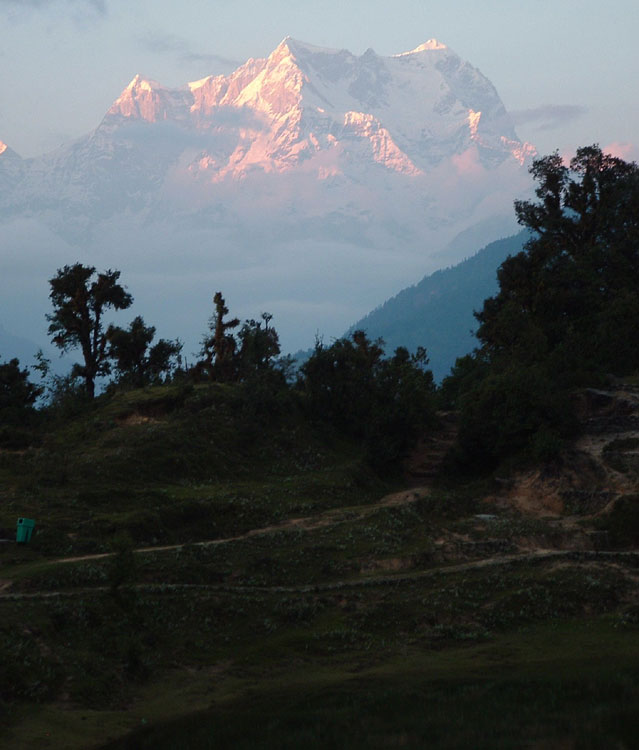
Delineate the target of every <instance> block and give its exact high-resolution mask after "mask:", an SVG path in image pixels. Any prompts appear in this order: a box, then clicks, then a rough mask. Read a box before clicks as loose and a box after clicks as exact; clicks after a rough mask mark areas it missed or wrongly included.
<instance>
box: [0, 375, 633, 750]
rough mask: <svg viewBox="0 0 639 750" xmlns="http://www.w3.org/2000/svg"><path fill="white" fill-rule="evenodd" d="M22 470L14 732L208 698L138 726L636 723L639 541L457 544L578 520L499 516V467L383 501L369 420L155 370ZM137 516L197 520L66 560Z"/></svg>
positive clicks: (583, 732) (14, 494)
mask: <svg viewBox="0 0 639 750" xmlns="http://www.w3.org/2000/svg"><path fill="white" fill-rule="evenodd" d="M275 411H276V412H277V409H276V410H275ZM0 470H1V471H2V473H3V480H4V481H3V486H4V487H5V488H6V489H4V490H3V497H2V499H3V505H2V510H1V511H0V525H2V526H5V527H6V528H8V527H10V526H11V525H12V524H14V523H15V517H16V516H17V515H31V516H33V517H35V518H36V520H37V521H38V531H39V533H38V534H37V535H36V537H34V540H33V543H32V544H31V545H30V546H28V547H23V548H16V547H15V545H5V546H4V549H3V550H2V551H1V552H0V554H1V555H2V556H1V557H0V564H1V567H0V579H4V580H11V581H12V586H11V588H10V590H9V591H8V592H7V591H5V594H10V595H11V598H7V597H6V596H5V598H1V599H0V618H1V619H0V623H1V624H0V633H1V636H2V640H1V644H2V645H1V646H0V648H1V649H2V654H1V658H0V664H1V665H2V667H0V669H3V670H4V673H3V674H2V679H0V685H1V686H2V691H3V692H2V699H3V701H4V702H3V704H2V706H3V708H4V721H5V723H6V724H7V728H6V729H5V733H4V740H3V741H4V743H5V745H6V746H8V747H16V748H17V747H20V748H22V747H24V748H41V747H51V748H62V747H69V748H72V747H78V748H86V747H94V746H95V747H97V746H99V745H101V744H104V743H105V742H106V741H107V740H109V739H110V738H113V739H115V738H117V737H121V736H122V735H123V734H125V733H128V732H130V731H132V730H134V729H138V728H142V729H144V727H145V726H149V725H154V724H156V723H157V722H158V721H162V720H166V719H170V718H172V717H179V716H180V715H186V714H189V713H191V712H193V711H205V713H203V714H201V715H200V716H199V717H198V719H197V721H196V722H195V723H194V724H193V723H192V721H191V719H189V720H188V724H186V725H182V724H179V723H178V724H175V725H169V726H163V727H162V728H161V729H159V730H157V732H155V733H153V732H154V731H155V730H151V735H150V736H148V737H146V736H144V735H141V736H136V738H135V739H134V740H132V741H131V743H130V745H129V746H130V747H136V748H137V747H145V746H148V747H154V748H155V747H162V745H161V742H160V739H161V738H163V739H164V741H165V743H166V744H165V745H164V746H166V747H176V746H179V747H216V748H218V747H227V746H228V747H249V746H251V747H255V746H264V747H299V746H301V745H308V746H310V747H327V746H343V747H349V746H351V747H388V746H393V745H397V746H409V747H422V746H424V743H425V742H427V741H428V742H431V743H434V744H435V746H441V747H467V746H473V747H482V746H485V747H521V746H522V743H521V737H522V732H523V733H524V734H525V736H526V737H528V736H530V737H537V738H539V739H540V741H542V740H545V739H548V738H560V739H561V738H564V739H565V738H566V737H568V738H572V739H575V738H576V739H577V740H578V741H580V742H581V743H582V744H581V745H579V746H583V747H590V746H592V747H596V746H597V745H596V744H592V745H588V744H587V743H588V742H589V741H591V740H592V741H593V742H595V740H596V738H597V737H598V738H599V740H601V738H602V737H609V736H613V735H614V736H615V737H616V738H617V739H619V741H624V738H625V737H626V736H630V735H629V734H628V733H629V732H631V730H633V725H632V718H631V717H632V715H633V713H632V710H631V708H632V707H633V706H636V705H637V701H638V700H639V638H638V637H637V636H638V635H639V629H638V621H639V617H638V615H637V608H636V602H635V597H636V594H635V591H636V582H635V581H634V578H633V576H634V573H633V565H636V561H635V558H633V557H630V558H627V557H622V556H617V557H616V558H609V559H599V558H594V557H592V556H590V557H588V556H581V557H580V556H579V555H575V556H573V557H570V556H568V557H562V558H557V559H554V558H549V559H543V560H538V561H536V562H535V563H533V562H532V561H528V562H526V561H523V562H512V563H505V564H501V565H499V566H494V567H479V566H478V567H475V568H473V567H471V568H467V569H459V568H455V567H453V566H454V565H456V564H457V565H458V564H459V563H460V562H464V563H468V562H470V563H472V562H473V561H477V562H479V561H481V560H482V558H486V557H487V556H492V555H497V556H498V557H499V556H502V557H503V554H507V553H512V552H513V551H516V550H517V545H518V544H519V542H520V540H521V539H523V538H530V537H531V536H532V535H534V536H535V537H536V538H537V539H539V540H540V544H541V545H542V546H544V544H545V545H546V546H552V544H553V543H554V542H556V541H557V540H556V538H555V537H556V533H557V532H556V529H555V528H554V527H553V526H552V524H551V523H550V522H546V521H544V520H536V521H533V520H526V519H525V518H522V517H520V516H517V515H516V514H511V513H507V512H505V511H503V512H500V514H499V516H498V518H496V519H494V520H493V521H491V522H490V523H486V522H485V521H484V520H481V519H478V518H477V514H479V513H482V512H485V507H484V506H483V503H482V502H481V499H480V498H481V497H482V496H483V495H484V494H486V492H487V490H488V489H489V488H487V487H485V486H477V485H476V486H471V487H467V488H456V489H453V490H451V489H449V490H446V489H443V488H440V489H433V490H432V491H431V492H430V494H428V495H427V496H424V497H420V498H418V499H415V498H409V499H410V500H411V501H410V502H405V503H399V504H397V505H391V506H379V507H377V506H376V503H378V502H379V500H380V498H381V496H382V495H384V494H385V493H386V492H388V490H389V489H390V488H389V487H387V486H385V485H384V484H383V483H381V482H380V481H379V480H377V479H376V478H375V477H374V476H373V475H372V474H371V472H370V471H369V470H368V469H366V468H365V467H364V466H363V465H362V464H361V462H360V461H359V459H358V454H357V446H354V445H350V444H344V443H339V442H337V441H335V440H334V439H331V438H330V437H329V436H322V435H319V434H317V433H316V432H314V431H312V430H310V429H309V427H308V426H306V425H305V424H304V421H303V419H301V417H300V416H299V412H297V410H296V408H295V405H294V404H291V403H289V404H286V405H284V407H283V408H281V409H280V410H279V412H277V414H276V416H270V417H266V416H265V415H260V414H256V412H255V410H254V409H252V407H251V405H250V403H248V402H247V400H246V399H245V398H240V396H239V395H238V393H237V391H235V390H233V389H228V388H212V389H209V388H199V389H195V390H190V389H180V388H174V389H168V390H162V389H155V390H154V389H151V390H149V391H145V392H137V393H130V394H126V395H125V396H121V397H118V398H116V399H113V400H111V401H105V402H104V403H101V404H98V405H97V407H96V409H95V410H94V411H93V412H92V413H91V414H89V415H85V416H82V417H79V418H77V419H75V420H72V421H71V422H68V423H67V424H66V425H65V426H64V427H62V428H57V429H55V430H52V431H51V433H50V434H49V435H48V436H47V437H46V438H45V439H44V441H43V443H42V445H41V446H40V447H39V448H38V449H37V450H36V451H33V452H31V453H28V454H26V455H7V454H5V455H3V457H2V463H1V465H0ZM309 516H312V517H313V518H314V519H315V520H316V521H317V523H314V524H311V525H309V526H308V527H304V526H296V525H290V526H284V527H280V528H277V529H274V530H272V531H271V532H269V533H263V534H261V535H256V536H245V533H246V532H247V531H249V530H251V529H259V528H263V527H266V526H269V525H271V524H279V523H281V522H283V521H285V520H286V519H290V518H299V517H309ZM124 531H126V532H127V533H128V534H129V535H130V537H131V538H132V542H133V544H135V545H136V546H146V545H161V544H175V543H179V544H183V545H184V546H182V547H179V548H177V549H169V550H165V551H157V552H147V553H137V554H134V553H132V552H131V550H130V549H129V548H127V543H126V541H124V542H123V541H122V540H120V544H119V552H118V554H116V555H115V556H113V557H109V558H102V559H93V560H82V561H77V562H75V563H59V562H55V561H56V559H59V558H60V557H63V556H67V555H74V554H75V555H79V554H83V553H100V552H103V551H107V550H109V549H111V545H112V544H113V541H114V540H115V539H117V537H118V535H119V534H121V533H122V532H124ZM235 536H239V537H240V538H238V539H236V540H233V539H232V538H233V537H235ZM220 538H224V539H230V541H226V542H224V543H222V544H215V545H199V544H194V543H193V542H197V541H202V540H207V539H220ZM116 546H117V545H116ZM429 571H431V572H429ZM438 571H439V572H438ZM211 707H212V709H211ZM207 710H208V711H207ZM186 727H188V728H186ZM634 728H635V729H636V727H634ZM615 732H616V734H614V733H615ZM480 734H481V735H482V736H483V737H484V739H483V740H481V742H485V743H487V744H484V745H482V744H481V742H480V740H479V735H480ZM187 735H188V737H189V742H190V743H191V744H186V739H185V737H186V736H187ZM211 736H213V737H214V738H215V743H214V744H211V742H210V738H211ZM589 738H590V739H589ZM592 738H595V740H593V739H592ZM145 742H146V743H147V744H146V745H145V744H143V743H145ZM336 743H337V744H336ZM568 746H570V745H568ZM628 746H630V745H628Z"/></svg>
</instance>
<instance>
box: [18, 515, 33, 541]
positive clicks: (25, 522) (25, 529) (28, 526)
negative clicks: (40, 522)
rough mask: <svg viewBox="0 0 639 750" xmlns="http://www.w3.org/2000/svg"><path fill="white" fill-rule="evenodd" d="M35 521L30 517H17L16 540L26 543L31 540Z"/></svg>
mask: <svg viewBox="0 0 639 750" xmlns="http://www.w3.org/2000/svg"><path fill="white" fill-rule="evenodd" d="M34 526H35V521H34V520H32V519H31V518H18V527H17V529H16V542H19V543H21V544H26V543H27V542H29V541H31V535H32V534H33V527H34Z"/></svg>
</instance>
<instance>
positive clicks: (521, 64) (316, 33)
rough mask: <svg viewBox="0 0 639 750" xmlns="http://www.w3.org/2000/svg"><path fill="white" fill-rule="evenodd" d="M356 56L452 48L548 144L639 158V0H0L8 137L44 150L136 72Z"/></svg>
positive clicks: (524, 127) (530, 133)
mask: <svg viewBox="0 0 639 750" xmlns="http://www.w3.org/2000/svg"><path fill="white" fill-rule="evenodd" d="M288 35H290V36H292V37H294V38H296V39H300V40H302V41H306V42H309V43H311V44H316V45H318V46H323V47H329V48H336V49H342V48H346V49H348V50H350V51H351V52H353V53H355V54H361V53H363V52H364V51H365V50H366V49H368V48H369V47H371V48H373V49H374V50H375V51H376V52H377V53H378V54H380V55H391V54H395V53H399V52H403V51H405V50H409V49H413V48H414V47H416V46H418V45H419V44H421V43H422V42H424V41H426V40H427V39H430V38H437V39H439V40H440V41H442V42H444V43H445V44H447V45H448V46H449V47H451V48H452V49H453V50H455V52H457V53H458V54H459V55H460V56H461V57H462V58H464V59H465V60H468V61H469V62H470V63H472V64H473V65H474V66H475V67H477V68H479V70H481V72H482V73H483V74H484V75H486V76H487V77H488V78H489V79H490V80H491V81H492V83H493V84H494V86H495V87H496V89H497V91H498V92H499V94H500V96H501V98H502V100H503V102H504V104H505V106H506V108H507V109H508V111H509V112H511V114H512V115H513V117H514V120H515V123H516V129H517V132H518V134H519V136H520V138H522V139H523V140H527V141H529V142H531V143H533V144H534V145H535V146H536V147H537V148H538V150H539V152H540V153H542V154H545V153H551V152H552V151H554V150H556V149H558V150H559V151H560V152H561V153H563V154H571V153H572V152H574V150H575V149H576V148H577V147H578V146H581V145H587V144H591V143H595V142H596V143H599V144H600V145H601V146H602V147H604V148H609V150H611V151H613V152H615V153H617V154H618V155H620V156H623V157H624V158H632V159H637V158H639V149H638V148H637V147H638V145H639V97H638V96H637V82H638V81H639V50H638V48H637V39H638V38H639V4H638V3H637V0H608V2H607V3H603V2H601V0H482V1H481V2H478V0H445V1H444V0H436V1H433V0H322V2H321V3H320V2H307V1H306V0H243V1H238V0H179V1H178V0H0V70H1V74H0V140H2V141H4V142H5V143H7V144H8V145H9V146H11V147H12V148H13V149H14V150H15V151H17V152H18V153H19V154H20V155H21V156H25V157H29V156H36V155H38V154H41V153H43V152H45V151H49V150H52V149H54V148H56V147H57V146H59V145H61V144H63V143H66V142H69V141H71V140H73V139H74V138H77V137H79V136H81V135H84V134H86V133H87V132H89V131H91V130H93V129H94V128H95V127H97V125H98V124H99V122H100V120H101V119H102V117H103V115H104V113H105V112H106V110H107V109H108V108H109V106H110V104H111V103H112V102H113V101H114V100H115V99H116V98H117V96H118V95H119V93H120V92H121V91H122V89H123V88H124V87H125V86H126V85H127V84H128V82H129V81H130V80H131V79H132V78H133V77H134V75H135V74H136V73H141V74H142V75H144V76H146V77H149V78H152V79H154V80H157V81H159V82H160V83H162V84H164V85H166V86H180V85H183V84H185V83H186V82H187V81H191V80H197V79H200V78H203V77H204V76H206V75H210V74H217V73H228V72H230V71H231V70H233V69H234V68H235V67H236V66H237V65H238V64H240V63H242V62H244V61H245V60H246V59H248V58H249V57H264V56H266V55H268V54H269V53H270V52H271V51H272V50H273V49H274V48H275V47H276V46H277V44H278V43H279V42H280V41H281V40H282V39H283V38H284V37H285V36H288Z"/></svg>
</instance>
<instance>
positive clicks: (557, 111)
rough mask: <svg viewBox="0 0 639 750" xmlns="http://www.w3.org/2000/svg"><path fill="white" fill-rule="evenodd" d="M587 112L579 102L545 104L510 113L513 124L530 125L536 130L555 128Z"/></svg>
mask: <svg viewBox="0 0 639 750" xmlns="http://www.w3.org/2000/svg"><path fill="white" fill-rule="evenodd" d="M586 114H588V108H587V107H582V106H581V105H579V104H545V105H543V106H541V107H533V108H531V109H519V110H516V111H514V112H511V113H510V116H511V118H512V121H513V123H514V124H515V125H532V126H534V127H535V128H536V129H537V130H555V129H556V128H561V127H563V126H564V125H567V124H569V123H571V122H573V121H574V120H577V119H579V118H580V117H583V116H584V115H586Z"/></svg>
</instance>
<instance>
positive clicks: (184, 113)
mask: <svg viewBox="0 0 639 750" xmlns="http://www.w3.org/2000/svg"><path fill="white" fill-rule="evenodd" d="M533 155H534V149H533V148H532V147H531V146H530V145H528V144H524V143H522V142H520V141H519V139H518V138H517V135H516V133H515V131H514V128H513V126H512V122H511V120H510V118H509V116H508V114H507V112H506V110H505V108H504V106H503V104H502V102H501V100H500V98H499V96H498V94H497V92H496V90H495V88H494V87H493V85H492V84H491V83H490V82H489V81H488V80H487V79H486V78H485V77H484V76H483V75H482V74H481V73H480V72H479V71H478V70H477V69H476V68H474V67H473V66H472V65H470V64H469V63H467V62H464V61H463V60H462V59H461V58H460V57H459V56H458V55H456V54H455V53H454V52H453V51H452V50H450V49H449V48H448V47H446V46H445V45H444V44H441V43H440V42H438V41H437V40H434V39H431V40H429V41H427V42H426V43H425V44H422V45H420V46H419V47H417V48H416V49H414V50H412V51H410V52H404V53H401V54H398V55H394V56H392V57H380V56H379V55H377V54H376V53H375V52H374V51H373V50H370V49H369V50H367V51H366V52H365V53H364V54H363V55H361V56H356V55H353V54H351V53H350V52H348V51H346V50H339V51H336V50H328V49H322V48H319V47H315V46H312V45H310V44H305V43H302V42H298V41H296V40H293V39H291V38H287V39H285V40H284V41H283V42H282V43H281V44H280V45H279V46H278V47H277V48H276V49H275V50H274V51H273V52H272V53H271V54H270V55H269V56H268V57H267V58H263V59H250V60H248V61H247V62H246V63H245V64H244V65H242V66H241V67H239V68H238V69H237V70H236V71H235V72H233V73H232V74H231V75H228V76H208V77H206V78H202V79H201V80H198V81H194V82H191V83H188V84H187V85H185V86H183V87H182V88H179V89H169V88H166V87H163V86H162V85H160V84H159V83H156V82H154V81H152V80H150V79H146V78H143V77H141V76H140V75H136V76H135V77H134V78H133V80H132V81H131V82H130V84H129V85H128V86H127V87H126V88H125V89H124V90H123V92H122V93H121V95H120V96H119V97H118V98H117V99H116V101H115V102H114V103H113V105H112V106H111V107H110V109H109V110H108V112H107V113H106V115H105V117H104V119H103V120H102V122H101V123H100V125H99V126H98V127H97V128H96V130H94V131H93V132H92V133H90V134H88V135H87V136H85V137H83V138H80V139H79V140H77V141H76V142H74V143H72V144H70V145H68V146H64V147H62V148H60V149H58V150H57V151H54V152H52V153H49V154H45V155H44V156H42V157H39V158H36V159H24V160H23V159H20V158H19V157H18V156H17V155H16V154H15V153H14V152H12V151H11V149H9V148H8V147H7V146H5V144H2V143H0V222H1V225H0V243H1V244H0V250H2V251H6V250H7V249H8V246H7V245H6V243H7V242H8V241H9V240H11V241H12V242H13V244H14V246H15V244H16V243H15V239H16V237H17V238H18V243H17V245H18V246H21V245H23V246H24V245H25V243H26V244H27V245H28V246H29V247H30V248H31V252H34V253H36V249H35V248H34V246H33V243H34V242H36V241H42V240H41V239H40V240H38V239H37V238H44V237H46V238H48V242H49V244H50V246H51V245H52V246H54V247H59V251H55V252H52V255H53V256H54V257H55V258H56V259H57V257H58V256H62V255H63V254H64V253H66V256H65V260H64V262H72V261H74V260H76V259H78V257H77V256H78V255H79V254H80V255H82V256H83V257H84V258H85V259H90V260H91V262H92V263H94V264H95V265H98V266H116V267H119V268H122V270H123V276H124V274H125V273H126V272H127V270H128V271H129V272H131V273H134V274H136V275H137V276H139V277H145V281H144V282H143V284H146V285H147V287H145V288H146V289H147V296H149V298H150V299H151V298H154V296H153V294H152V293H151V291H150V287H149V286H148V285H149V284H150V283H151V282H150V280H149V279H148V276H146V275H145V274H146V273H147V271H148V269H149V267H150V266H152V267H153V269H154V271H153V272H154V274H158V273H160V274H162V273H164V274H165V275H167V274H174V275H176V274H177V275H178V276H190V275H193V274H194V275H196V276H197V279H198V281H202V279H203V278H204V277H206V278H207V279H209V281H210V283H211V286H210V287H209V292H210V293H212V291H215V289H217V288H222V289H224V290H226V292H227V295H228V296H229V298H230V299H231V302H234V301H235V302H236V304H239V306H240V308H241V309H242V310H243V309H247V314H253V315H255V314H256V313H257V312H259V310H254V309H251V310H248V304H249V303H255V304H257V306H258V307H259V308H260V309H269V310H270V311H271V312H274V313H275V314H276V315H277V314H278V313H280V314H282V313H284V314H285V315H286V314H289V313H290V312H291V311H295V313H296V315H297V317H298V319H299V314H301V315H302V317H304V315H306V316H307V317H308V318H309V325H311V326H312V328H311V330H313V331H314V330H316V329H317V327H318V326H319V327H320V329H323V330H328V331H329V332H332V330H333V324H335V325H337V326H338V328H337V330H336V332H338V331H339V330H342V329H343V328H344V327H345V325H344V324H346V325H348V323H349V322H352V320H353V319H355V318H356V317H358V315H359V314H361V313H362V312H364V311H366V310H367V309H369V308H370V307H371V303H373V304H375V303H376V302H379V301H381V299H383V298H384V297H386V296H388V295H389V294H391V293H392V292H394V291H396V290H397V288H399V287H400V286H402V285H406V284H407V283H411V282H412V281H414V280H415V278H420V277H421V276H423V274H424V273H425V272H427V271H429V270H434V267H435V261H434V260H432V259H431V258H432V256H433V255H434V254H435V253H436V252H437V251H438V250H439V249H440V248H441V247H442V246H443V245H444V244H445V243H446V242H448V241H450V240H451V239H452V238H453V237H454V236H455V235H456V234H457V233H459V232H460V231H462V230H466V229H468V228H469V227H471V226H473V225H475V224H476V223H477V222H479V221H481V220H485V219H487V218H489V217H492V216H495V215H503V216H506V217H508V219H507V221H510V222H511V223H512V219H511V218H510V217H511V214H512V210H511V206H512V201H513V199H514V198H516V197H520V196H521V195H522V192H523V191H524V190H526V188H527V184H528V178H527V173H526V167H527V165H528V163H529V161H530V159H531V157H532V156H533ZM16 227H17V228H16ZM20 227H22V230H24V229H25V227H26V228H28V227H31V229H32V233H31V239H29V238H25V237H24V236H23V235H21V234H20V231H21V230H20ZM34 238H35V239H34ZM489 239H492V238H491V237H486V238H484V237H480V238H478V246H479V244H480V243H481V242H485V241H488V240H489ZM74 253H75V254H74ZM176 257H179V258H180V261H179V262H178V261H177V260H176ZM51 259H52V260H53V257H52V258H51ZM439 264H441V260H440V261H439ZM52 270H54V269H52V268H47V269H46V271H45V273H47V274H48V273H50V272H51V271H52ZM187 286H188V285H187V284H186V282H185V290H186V287H187ZM258 287H259V289H260V292H259V294H258V293H257V289H258ZM345 289H349V290H350V291H349V293H348V295H347V301H345V297H344V290H345ZM132 291H133V292H134V293H135V292H136V291H138V290H137V289H134V288H132ZM192 293H193V290H191V291H190V292H189V296H192ZM210 293H209V294H208V295H207V296H206V298H205V299H204V300H203V305H205V304H207V303H208V298H209V297H210ZM138 296H139V291H138ZM302 311H304V312H302ZM349 316H350V319H349ZM311 317H313V322H312V323H310V319H311ZM338 318H339V319H340V322H339V323H337V319H338ZM306 335H308V334H306ZM297 343H298V342H294V343H293V342H291V344H292V345H296V344H297ZM306 343H307V344H308V341H306Z"/></svg>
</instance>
